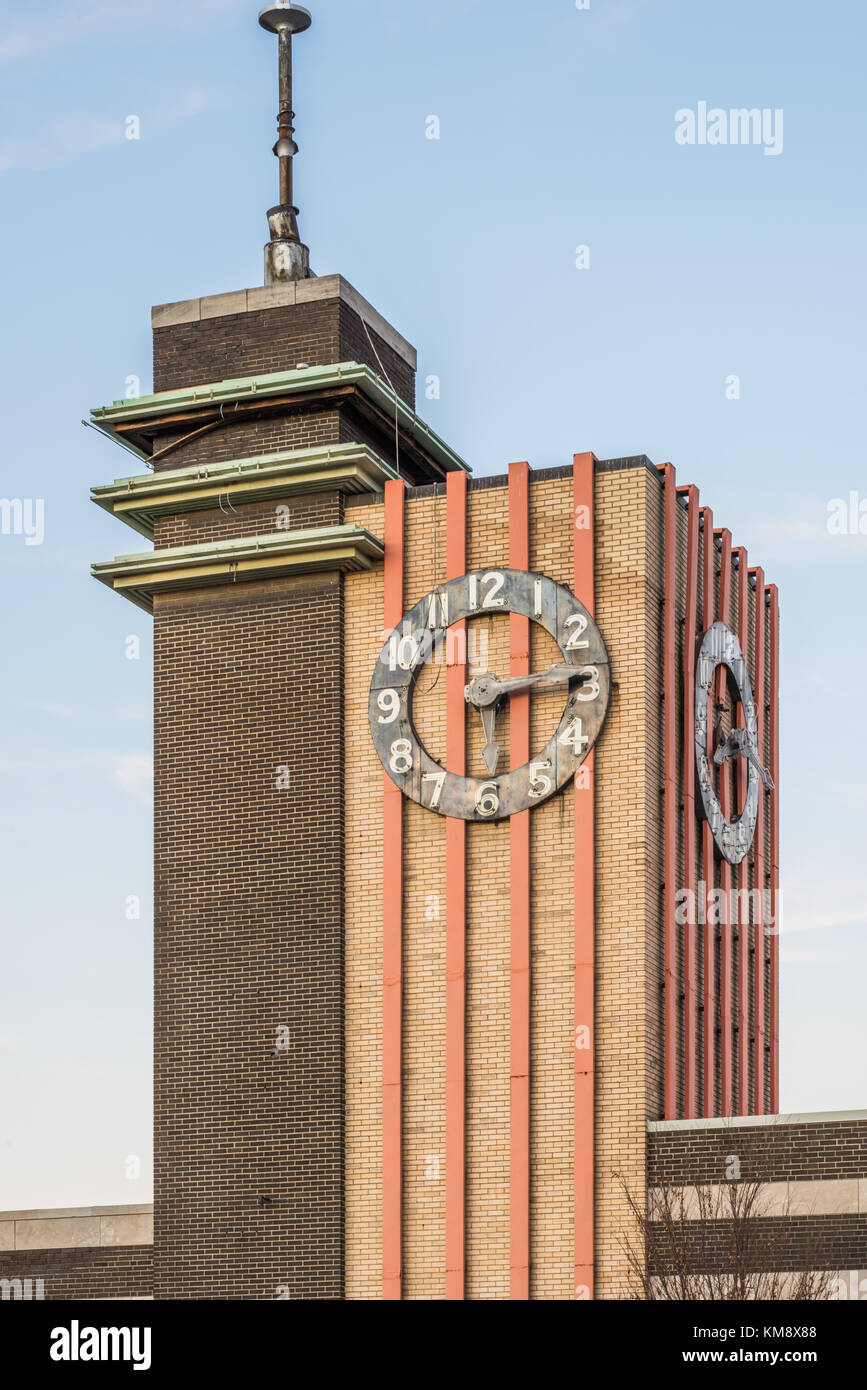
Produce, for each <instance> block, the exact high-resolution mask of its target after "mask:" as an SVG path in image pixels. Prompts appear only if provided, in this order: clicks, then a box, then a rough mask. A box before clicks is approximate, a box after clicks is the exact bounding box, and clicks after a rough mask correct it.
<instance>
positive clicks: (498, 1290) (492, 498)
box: [345, 468, 662, 1299]
mask: <svg viewBox="0 0 867 1390" xmlns="http://www.w3.org/2000/svg"><path fill="white" fill-rule="evenodd" d="M530 496H531V531H530V535H531V555H530V564H531V567H532V568H534V569H539V570H541V571H544V572H545V573H547V574H550V575H551V576H552V577H553V578H555V579H557V580H558V581H560V582H561V583H565V584H567V585H569V586H570V587H571V582H572V573H573V554H572V483H571V478H558V479H553V480H540V481H535V482H534V481H533V480H532V475H531V493H530ZM596 507H597V616H598V620H599V623H600V626H601V628H602V632H603V635H604V637H605V639H606V642H607V644H608V649H609V655H610V657H611V662H612V676H613V682H614V689H613V695H612V702H611V708H610V711H609V716H608V722H607V724H606V728H605V730H604V731H603V735H602V739H601V741H600V745H599V756H598V759H597V772H598V775H597V837H598V840H597V1059H596V1065H597V1154H596V1160H597V1277H598V1288H597V1296H599V1297H602V1298H612V1297H614V1298H616V1297H622V1296H624V1294H625V1293H626V1292H627V1282H626V1271H625V1264H624V1259H623V1255H622V1251H621V1248H620V1241H621V1238H622V1236H623V1233H624V1229H625V1222H626V1204H625V1200H624V1198H623V1195H622V1192H621V1190H620V1185H619V1177H618V1176H617V1175H619V1174H622V1175H623V1177H624V1178H625V1179H626V1181H627V1182H628V1183H629V1186H630V1188H631V1190H632V1191H633V1192H634V1193H635V1194H636V1195H637V1196H638V1197H639V1198H640V1197H641V1196H642V1194H643V1190H644V1165H645V1121H646V1118H647V1114H648V1102H649V1099H650V1098H651V1097H654V1098H655V1096H656V1095H657V1094H658V1089H659V1074H660V1067H661V1048H660V1044H659V1040H658V1037H657V1031H658V1026H659V978H660V962H659V908H660V872H661V845H660V816H659V789H660V785H661V782H660V770H659V760H660V740H661V725H660V714H659V704H660V690H659V679H658V675H657V674H656V673H657V671H658V668H659V602H660V590H659V572H660V562H661V536H660V527H661V521H662V514H661V507H660V488H659V484H658V482H656V480H655V479H654V478H653V477H651V475H650V474H649V473H648V472H647V470H646V469H644V468H632V469H628V470H623V471H618V472H604V473H599V474H598V475H597V482H596ZM349 519H351V520H353V521H355V522H357V523H358V524H359V525H362V526H366V527H367V528H368V529H369V530H370V531H372V532H373V533H374V534H378V535H381V534H382V509H381V507H380V506H378V505H375V504H371V505H366V506H353V507H352V509H351V513H350V518H349ZM468 533H469V534H468V568H469V569H471V570H472V569H478V568H481V567H483V566H493V565H500V566H502V565H506V564H507V563H508V491H507V489H506V488H505V487H495V488H484V489H477V490H473V491H471V492H470V493H469V496H468ZM406 544H407V567H406V586H405V595H404V598H405V607H406V608H409V607H410V606H411V605H412V604H413V603H415V602H416V601H417V600H418V599H419V598H420V597H421V596H422V595H423V594H425V593H427V592H428V591H429V590H430V589H431V588H432V587H433V586H434V584H435V583H436V582H438V581H441V580H443V579H444V578H445V573H446V570H445V560H446V527H445V499H444V497H443V496H440V497H437V498H434V497H432V496H429V495H428V496H423V497H420V498H411V499H410V500H409V501H408V503H407V509H406ZM648 574H650V578H648ZM345 594H346V640H345V651H346V701H347V705H346V708H347V730H346V739H347V748H348V749H351V750H353V756H352V757H349V758H348V759H347V772H346V815H347V827H346V836H347V864H346V895H347V896H346V924H347V941H346V961H347V984H346V1047H347V1104H348V1115H347V1166H346V1182H347V1187H346V1241H347V1251H346V1261H347V1285H346V1287H347V1297H349V1298H378V1297H380V1290H381V1284H380V1279H381V1256H380V1242H381V1215H380V1204H381V1181H380V1143H381V1107H380V1077H381V891H382V851H381V824H382V772H381V768H380V765H379V762H378V760H377V758H376V754H375V752H374V750H373V747H372V744H371V740H370V737H369V733H368V729H367V694H368V685H369V680H370V674H371V671H372V669H373V665H374V662H375V659H376V655H377V653H378V650H379V647H380V645H381V640H382V578H381V575H350V576H347V579H346V584H345ZM472 626H473V627H475V628H483V629H484V631H485V635H486V637H487V642H488V660H487V665H488V666H489V667H490V669H492V670H494V671H497V672H500V673H505V672H507V671H508V665H509V625H508V618H507V617H505V616H499V617H491V618H487V619H485V620H484V622H483V623H482V622H479V623H475V624H473V625H472ZM532 632H533V637H532V653H531V655H532V660H533V663H534V669H540V666H539V665H538V664H537V663H540V664H541V666H544V665H545V664H548V663H549V662H550V661H552V660H555V659H556V648H555V646H554V644H553V643H552V642H551V639H550V638H548V637H547V635H546V634H545V633H543V632H542V631H541V630H540V629H537V628H536V627H535V625H534V626H533V629H532ZM559 698H560V697H558V696H557V695H556V694H555V693H553V692H552V693H549V694H547V695H545V696H544V697H538V698H534V701H533V712H532V741H533V745H534V746H540V745H541V744H542V743H543V742H544V738H545V737H546V736H547V731H548V730H550V727H551V725H552V723H553V722H556V718H557V717H558V716H559V703H558V700H559ZM415 714H416V721H417V727H418V730H419V734H420V736H421V737H422V740H423V741H424V742H425V743H426V746H428V747H429V749H430V750H431V752H432V753H433V755H434V756H440V755H441V753H442V752H443V751H444V736H445V670H444V668H442V667H438V666H437V665H436V664H435V663H434V664H431V665H429V666H428V667H427V668H426V669H425V671H424V672H423V673H422V674H421V676H420V677H419V682H418V694H417V696H416V701H415ZM497 737H498V742H499V743H500V744H501V746H502V747H503V748H504V756H505V757H506V758H507V757H508V720H507V719H504V720H503V721H502V731H501V730H500V728H498V734H497ZM480 750H481V731H480V728H478V727H476V722H474V720H473V717H472V716H471V717H470V720H469V721H468V755H469V770H470V773H471V774H481V773H482V770H483V769H482V764H481V762H480V761H479V758H480ZM573 797H574V793H573V791H572V789H571V788H569V789H567V790H566V791H565V792H564V793H562V794H561V795H560V796H558V797H556V798H554V799H553V800H551V801H550V802H548V803H546V804H545V805H543V806H541V807H539V808H537V810H536V811H534V813H533V818H532V841H531V849H532V864H533V889H532V965H533V981H532V1003H531V1007H532V1018H531V1038H532V1079H531V1087H532V1089H531V1102H532V1111H531V1114H532V1119H531V1190H532V1197H531V1259H532V1283H531V1296H532V1297H533V1298H541V1299H569V1298H571V1297H572V1296H573V1290H572V1262H573V1241H574V1211H573V1137H572V1136H573V1052H572V1048H573V1012H574V1005H573V993H574V907H573V886H572V874H573V858H572V856H573V843H574V840H573V825H574V806H573ZM404 825H405V888H404V913H405V919H404V942H405V946H404V971H405V974H404V988H405V992H404V1088H405V1089H404V1184H405V1187H404V1272H405V1281H404V1296H405V1297H406V1298H410V1299H412V1298H442V1297H444V1293H445V1278H444V1264H445V1262H444V1220H445V1213H444V1193H445V1185H444V1155H445V925H446V924H445V825H446V823H445V821H444V820H442V819H441V818H439V817H435V816H432V815H431V814H430V813H429V812H425V811H423V810H422V809H421V808H420V807H418V806H416V805H415V804H414V803H412V802H406V803H405V820H404ZM467 864H468V868H467V873H468V888H467V898H468V914H467V971H468V975H467V1297H468V1298H471V1299H506V1298H508V1296H509V829H508V823H507V822H503V823H499V824H495V825H470V826H469V827H468V860H467ZM437 912H438V913H439V915H438V916H437ZM651 1113H653V1106H651Z"/></svg>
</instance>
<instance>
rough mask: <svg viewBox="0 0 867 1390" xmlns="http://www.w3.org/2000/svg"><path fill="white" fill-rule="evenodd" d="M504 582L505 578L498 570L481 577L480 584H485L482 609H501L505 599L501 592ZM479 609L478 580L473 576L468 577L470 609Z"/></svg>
mask: <svg viewBox="0 0 867 1390" xmlns="http://www.w3.org/2000/svg"><path fill="white" fill-rule="evenodd" d="M505 582H506V576H505V575H504V574H500V572H499V571H498V570H491V572H490V573H489V574H483V575H482V584H487V585H488V589H487V592H486V593H484V594H483V595H482V603H481V606H482V608H502V607H503V604H504V603H505V601H506V600H505V597H504V596H503V595H502V594H501V592H500V591H501V590H502V588H503V586H504V585H505ZM478 607H479V579H478V576H477V575H475V574H471V575H470V608H478Z"/></svg>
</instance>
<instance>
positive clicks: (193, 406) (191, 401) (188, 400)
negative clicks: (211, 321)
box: [91, 362, 470, 472]
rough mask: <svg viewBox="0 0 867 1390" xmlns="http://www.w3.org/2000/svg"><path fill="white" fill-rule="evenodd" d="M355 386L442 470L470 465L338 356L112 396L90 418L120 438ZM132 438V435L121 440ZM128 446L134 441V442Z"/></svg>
mask: <svg viewBox="0 0 867 1390" xmlns="http://www.w3.org/2000/svg"><path fill="white" fill-rule="evenodd" d="M341 386H343V387H345V386H350V387H355V388H356V389H357V390H359V391H360V392H361V393H362V394H363V395H364V396H366V397H367V398H368V400H370V401H372V402H373V403H374V404H375V405H376V406H378V407H379V409H380V410H381V411H382V412H383V413H384V414H385V415H386V416H388V418H389V419H392V420H395V421H396V423H397V425H398V426H399V428H401V429H402V430H404V431H406V433H407V434H409V435H410V436H411V437H412V439H413V440H414V441H415V443H416V445H417V446H418V447H419V448H420V449H422V450H423V451H424V452H425V453H426V454H427V455H428V456H429V457H430V458H431V459H433V460H434V461H435V462H436V463H437V464H439V466H440V467H441V468H443V469H444V470H445V471H446V472H456V471H461V472H469V471H470V470H469V465H468V464H467V463H465V462H464V460H463V459H462V458H460V457H459V456H458V455H457V454H456V453H455V452H454V450H453V449H451V448H450V447H449V445H448V444H446V443H445V441H444V440H442V439H441V438H440V437H439V435H438V434H436V433H435V432H434V431H433V430H432V429H431V428H430V426H428V425H426V424H425V423H424V421H423V420H421V419H419V417H418V416H417V415H416V413H415V411H414V410H412V409H410V407H409V406H408V405H407V404H406V402H405V401H402V400H401V398H400V397H399V396H398V395H397V394H396V392H395V391H393V390H392V388H391V387H390V386H389V385H388V384H387V383H386V382H384V381H383V380H382V379H381V378H380V377H378V376H377V375H376V373H375V372H373V371H371V369H370V368H369V367H367V366H364V365H362V364H360V363H358V362H341V363H339V364H338V365H336V366H330V367H305V368H303V369H300V370H298V369H296V370H295V371H291V372H270V373H268V374H267V375H264V376H255V377H241V378H238V379H236V380H231V381H216V382H213V383H211V384H209V385H207V386H195V387H184V388H182V389H180V390H175V391H161V392H159V394H158V395H155V396H140V397H138V398H137V399H136V400H132V401H116V402H115V403H114V404H113V405H108V406H99V407H97V408H96V409H95V410H92V411H91V421H92V423H93V424H94V425H95V426H96V427H97V428H98V429H100V430H101V431H102V432H103V433H104V434H106V435H108V436H109V437H113V438H118V439H119V438H120V437H121V436H119V435H118V427H119V426H126V427H130V426H132V427H135V426H136V425H138V426H141V427H142V428H146V427H147V426H148V424H149V423H150V424H151V425H153V424H155V423H156V422H157V421H159V422H160V423H163V422H170V421H171V419H172V417H174V416H177V417H178V418H179V419H180V418H181V417H183V418H184V419H189V417H190V414H191V413H192V414H193V415H195V413H196V412H198V411H201V412H207V411H210V414H211V416H213V414H214V409H215V407H217V406H219V407H221V414H223V415H225V413H226V410H227V408H228V407H230V406H234V405H235V404H245V405H249V404H250V403H256V402H258V401H261V402H262V403H263V404H264V405H267V404H268V403H269V402H273V401H279V400H287V401H288V402H290V403H291V398H292V397H293V396H296V395H297V396H302V395H303V396H309V395H310V394H311V393H315V392H317V391H322V392H324V391H327V390H329V389H334V388H336V387H341ZM124 442H125V443H128V444H132V441H129V440H124ZM132 447H137V446H135V445H134V444H132ZM138 452H139V453H140V454H141V456H142V458H147V454H146V452H145V451H144V450H143V449H140V448H139V449H138Z"/></svg>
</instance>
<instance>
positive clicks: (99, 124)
mask: <svg viewBox="0 0 867 1390" xmlns="http://www.w3.org/2000/svg"><path fill="white" fill-rule="evenodd" d="M206 105H207V97H206V95H205V93H204V92H203V91H202V90H201V89H200V88H198V87H194V88H191V89H190V90H189V91H188V92H185V93H184V95H183V96H182V97H180V98H179V100H178V101H177V102H175V103H174V104H173V105H171V106H168V107H165V108H163V109H161V110H157V111H155V112H153V113H151V114H149V115H148V114H142V122H143V125H144V128H145V130H147V128H148V127H150V126H156V127H157V128H160V127H166V126H173V125H177V124H179V122H181V121H185V120H187V119H188V118H189V117H191V116H197V115H199V113H200V112H202V111H204V109H205V107H206ZM125 119H126V117H125V115H124V117H123V118H115V119H108V118H107V117H105V116H89V115H84V114H78V115H76V114H75V113H68V114H65V115H63V116H62V117H53V118H52V119H51V120H49V121H46V122H45V123H44V124H43V126H42V129H41V130H40V131H38V133H37V134H35V135H30V136H27V137H24V138H15V137H12V138H9V139H6V140H0V174H8V173H10V172H11V171H12V170H15V169H24V170H27V171H29V172H31V173H41V172H42V171H43V170H45V169H54V168H57V167H58V166H59V165H62V164H70V163H71V162H72V161H73V160H75V159H79V158H81V156H82V155H86V154H92V153H94V152H95V151H96V150H103V149H108V148H109V147H110V146H112V145H122V144H123V143H124V142H125V139H126V134H125Z"/></svg>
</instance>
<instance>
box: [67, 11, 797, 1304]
mask: <svg viewBox="0 0 867 1390" xmlns="http://www.w3.org/2000/svg"><path fill="white" fill-rule="evenodd" d="M261 18H262V23H263V25H264V27H266V28H268V29H271V30H273V31H274V32H275V33H277V35H278V39H279V47H280V58H281V101H280V108H281V109H280V117H279V139H278V142H277V145H276V146H275V153H276V154H277V157H278V159H279V161H280V168H281V200H280V204H279V205H278V206H277V207H276V208H274V209H272V210H271V212H270V213H269V224H270V228H271V241H270V242H269V245H268V248H267V251H266V282H267V283H266V284H265V286H264V287H263V288H259V289H250V290H242V291H239V292H237V293H231V294H223V295H218V296H216V297H212V298H206V299H195V300H192V301H188V302H184V303H180V304H170V305H164V306H162V307H160V308H158V309H155V310H154V313H153V327H154V394H153V395H152V396H149V397H146V398H141V399H138V400H134V401H122V402H117V403H115V404H114V405H112V406H109V407H106V408H104V409H100V410H97V411H95V412H94V413H93V417H92V418H93V422H94V424H96V425H97V426H98V427H99V428H100V429H101V430H103V431H105V432H106V433H107V434H109V435H110V436H111V437H113V438H115V439H116V440H117V441H118V442H120V443H122V444H123V445H124V446H125V447H126V448H127V449H128V450H132V451H133V452H134V453H136V454H138V455H139V456H140V457H141V460H142V464H141V468H140V470H139V471H138V473H137V474H136V476H132V477H125V478H122V479H120V480H118V481H116V482H115V483H112V484H110V485H108V486H101V487H98V488H96V489H95V490H94V499H95V501H96V502H98V504H99V505H100V506H102V507H104V508H105V509H107V510H108V511H110V512H112V513H113V514H114V515H115V516H116V517H117V518H118V519H119V520H120V521H123V522H125V523H126V524H127V525H128V526H130V527H131V528H132V529H133V530H135V531H136V532H138V533H139V535H140V536H141V537H144V538H146V539H147V540H148V541H149V542H152V549H148V550H147V551H144V552H142V547H141V546H140V545H139V546H138V547H137V550H138V551H139V553H136V554H133V555H124V556H121V557H119V558H117V559H115V560H113V561H110V562H108V563H101V564H97V565H95V566H94V572H95V574H96V576H97V578H98V579H100V580H101V581H102V582H103V583H104V584H106V585H108V586H109V587H111V588H112V589H114V590H115V591H116V592H117V593H118V594H120V595H121V596H122V597H124V598H126V599H128V600H130V601H131V602H133V603H135V604H137V605H138V606H139V607H140V608H143V609H145V610H146V611H147V612H148V613H152V615H153V622H154V654H155V715H154V717H155V759H156V767H155V775H156V824H155V840H156V895H155V902H156V918H155V984H156V1005H155V1010H156V1012H155V1051H156V1055H155V1089H156V1134H155V1198H154V1204H155V1234H154V1285H153V1292H154V1296H155V1297H156V1298H181V1299H183V1298H212V1299H213V1298H216V1299H273V1298H280V1297H291V1298H296V1299H343V1298H345V1299H380V1298H385V1299H400V1298H405V1299H419V1298H421V1299H424V1298H431V1299H437V1298H448V1299H510V1298H511V1299H518V1300H521V1299H528V1298H534V1299H537V1298H540V1299H555V1300H556V1299H573V1298H578V1299H586V1298H593V1297H598V1298H617V1297H624V1296H625V1295H626V1293H627V1277H628V1271H627V1268H626V1262H625V1257H624V1253H623V1250H622V1244H621V1241H622V1236H623V1232H624V1230H625V1229H626V1228H627V1227H628V1204H627V1198H626V1195H625V1193H624V1187H623V1185H624V1183H625V1184H626V1186H627V1187H628V1189H629V1190H630V1192H631V1193H632V1194H633V1195H634V1196H635V1197H636V1198H637V1199H638V1200H639V1201H642V1200H643V1199H644V1193H645V1184H646V1172H647V1125H648V1121H660V1120H676V1119H685V1120H691V1119H697V1118H700V1117H724V1116H738V1115H740V1116H746V1115H763V1114H768V1113H773V1112H774V1111H775V1110H776V1109H777V1094H778V1081H777V1028H778V1007H777V959H776V943H777V937H776V935H775V933H774V931H773V930H770V929H769V928H770V926H771V925H772V924H773V923H774V922H775V920H776V892H777V878H778V809H777V791H776V782H777V704H778V659H777V652H778V637H779V616H778V601H777V592H776V589H775V587H774V586H773V585H769V584H767V583H766V582H765V575H764V573H763V571H762V570H761V569H759V568H754V567H753V568H751V567H750V565H749V563H748V560H747V555H746V552H745V551H744V550H743V549H742V548H738V547H736V546H733V544H732V537H731V535H730V534H729V532H728V531H726V530H724V529H723V530H719V529H717V528H716V527H715V525H714V518H713V516H712V514H711V512H710V509H709V508H708V507H703V506H702V505H701V504H700V501H699V496H698V492H697V489H696V488H695V487H691V486H687V487H679V486H678V485H677V481H676V478H675V472H674V469H673V468H672V467H671V466H670V465H668V464H666V465H664V466H663V467H661V468H657V467H654V466H653V465H652V464H651V463H650V462H649V461H648V460H647V459H646V458H645V457H643V456H639V457H629V458H618V459H609V460H599V459H597V458H595V457H594V455H593V454H592V453H589V452H584V453H579V454H577V455H576V456H575V457H574V458H573V459H569V460H563V461H562V462H561V463H560V464H559V465H558V466H554V467H545V468H539V469H534V468H531V467H530V466H529V464H528V463H526V462H516V463H512V464H511V465H510V466H509V467H508V469H507V470H505V471H504V472H503V473H502V474H501V475H499V476H495V477H482V478H474V477H472V475H471V471H470V468H469V465H468V464H467V463H465V462H464V461H463V460H462V459H460V458H459V457H458V456H457V455H456V454H455V452H454V451H453V450H452V449H451V448H450V447H449V446H448V445H447V444H446V443H444V442H443V441H442V440H441V439H440V438H438V437H437V435H436V434H435V433H434V432H433V431H432V430H431V429H430V428H429V427H428V426H427V425H426V424H424V422H423V421H422V420H421V419H420V418H419V417H418V415H417V414H416V412H415V369H416V354H415V351H414V349H413V348H412V347H411V346H410V344H409V343H408V342H407V341H406V340H405V339H404V338H403V337H402V336H401V335H400V334H399V333H398V332H397V331H396V330H395V329H394V328H392V327H391V325H390V324H389V323H387V322H386V321H385V320H384V319H383V318H382V317H381V316H380V315H379V314H378V313H377V312H376V310H375V309H373V308H372V307H371V305H370V304H368V303H367V301H366V300H365V299H363V298H362V297H361V295H360V294H358V293H357V292H356V291H355V290H354V289H353V288H352V286H350V285H349V284H348V283H347V282H346V281H345V280H343V279H342V278H341V277H340V276H336V275H335V276H321V277H320V276H316V275H313V274H312V273H311V272H310V269H309V257H308V253H307V250H306V248H305V247H304V246H303V244H302V243H301V241H300V237H299V234H298V226H297V210H296V209H295V208H294V207H293V205H292V162H293V157H294V155H295V153H296V152H297V148H296V146H295V143H294V139H293V134H294V131H293V124H292V123H293V116H292V100H291V44H292V35H293V33H295V34H297V33H299V32H300V31H301V30H302V29H304V28H306V27H307V26H308V24H309V16H308V15H307V13H306V11H304V10H302V9H301V8H300V7H299V6H296V5H291V4H278V5H271V6H269V7H268V9H267V10H266V11H263V14H262V17H261ZM546 462H548V461H546ZM735 888H739V889H740V890H742V893H741V895H740V898H741V901H742V902H749V905H750V911H749V913H748V914H747V915H746V920H743V914H742V920H740V921H732V920H730V918H731V916H732V915H733V914H730V913H727V912H726V911H725V910H723V911H720V910H719V905H720V903H721V902H723V903H725V902H728V901H730V900H731V898H732V890H733V889H735Z"/></svg>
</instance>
